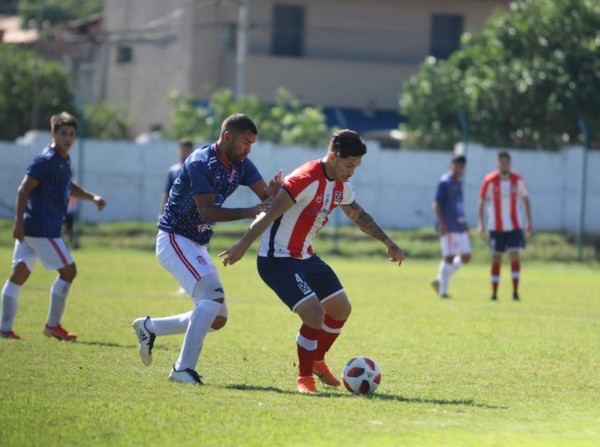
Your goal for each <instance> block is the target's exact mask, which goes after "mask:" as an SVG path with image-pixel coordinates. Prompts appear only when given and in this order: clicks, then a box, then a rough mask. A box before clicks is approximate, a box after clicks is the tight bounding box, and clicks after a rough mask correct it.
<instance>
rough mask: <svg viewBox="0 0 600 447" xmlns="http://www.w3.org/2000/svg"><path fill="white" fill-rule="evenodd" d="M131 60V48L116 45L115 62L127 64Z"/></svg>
mask: <svg viewBox="0 0 600 447" xmlns="http://www.w3.org/2000/svg"><path fill="white" fill-rule="evenodd" d="M130 62H133V48H131V47H124V46H123V47H117V64H128V63H130Z"/></svg>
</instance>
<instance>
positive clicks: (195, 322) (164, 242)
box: [133, 113, 282, 385]
mask: <svg viewBox="0 0 600 447" xmlns="http://www.w3.org/2000/svg"><path fill="white" fill-rule="evenodd" d="M257 134H258V131H257V129H256V126H255V125H254V123H253V122H252V120H250V118H248V117H247V116H246V115H243V114H241V113H238V114H234V115H231V116H229V117H228V118H227V119H225V121H224V122H223V124H222V126H221V134H220V136H219V140H218V141H217V142H216V143H213V144H210V145H207V146H204V147H201V148H200V149H197V150H196V151H194V152H193V153H192V154H191V155H190V156H189V157H188V158H187V159H186V161H185V163H184V164H183V167H182V168H181V171H180V173H179V175H178V176H177V179H176V180H175V183H174V184H173V186H172V187H171V190H170V192H169V199H168V200H167V204H166V205H165V209H164V213H163V215H162V216H161V218H160V220H159V222H158V228H159V231H158V235H157V238H156V255H157V257H158V260H159V262H160V264H161V265H162V266H163V267H164V268H165V269H166V270H168V271H169V272H170V273H171V274H172V275H173V276H174V277H175V279H176V280H177V282H178V283H179V285H180V286H181V287H182V288H183V289H184V290H185V291H186V292H187V294H188V295H189V296H190V297H191V298H192V301H193V302H194V309H193V310H192V311H191V312H187V313H184V314H180V315H173V316H170V317H164V318H150V317H146V318H138V319H136V320H135V321H134V322H133V328H134V330H135V333H136V335H137V337H138V342H139V347H138V348H139V354H140V358H141V359H142V362H143V363H144V364H145V365H150V364H151V362H152V347H153V346H154V340H155V337H156V336H158V335H172V334H182V333H185V337H184V340H183V346H182V348H181V352H180V354H179V358H178V359H177V361H176V362H175V364H174V365H173V368H172V369H171V372H170V374H169V379H170V380H172V381H176V382H182V383H189V384H193V385H202V381H201V379H200V376H199V375H198V373H197V372H196V364H197V363H198V358H199V356H200V351H201V349H202V344H203V342H204V337H205V336H206V334H207V332H209V330H211V329H213V330H217V329H220V328H222V327H223V326H224V325H225V323H226V321H227V306H226V304H225V292H224V290H223V285H222V283H221V279H220V278H219V273H218V271H217V268H216V266H215V264H214V262H213V261H212V259H211V257H210V255H209V253H208V249H207V244H208V243H209V241H210V238H211V236H212V234H213V226H214V224H215V223H216V222H224V221H232V220H239V219H252V218H254V217H256V216H257V215H258V214H259V213H260V212H262V211H266V210H268V209H269V207H270V201H269V200H268V199H269V198H270V197H272V196H274V194H275V193H276V192H277V191H278V190H279V187H280V186H281V181H282V180H281V173H280V174H279V175H278V176H277V177H276V178H275V180H273V181H272V182H271V184H270V185H269V186H267V184H266V183H265V181H264V180H263V179H262V177H261V175H260V174H259V172H258V170H257V169H256V167H255V166H254V164H253V163H252V162H251V161H250V160H249V159H248V158H247V156H248V154H249V153H250V149H251V146H252V144H254V143H255V142H256V135H257ZM239 185H245V186H248V187H249V188H250V189H252V191H254V193H255V194H256V195H257V196H258V198H259V199H260V200H261V201H263V202H261V203H258V204H257V205H255V206H253V207H250V208H223V206H222V205H223V202H224V201H225V199H227V197H229V196H230V195H231V194H232V193H233V192H234V191H235V190H236V189H237V187H238V186H239Z"/></svg>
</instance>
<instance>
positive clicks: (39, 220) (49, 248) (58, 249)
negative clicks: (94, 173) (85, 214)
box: [0, 112, 106, 341]
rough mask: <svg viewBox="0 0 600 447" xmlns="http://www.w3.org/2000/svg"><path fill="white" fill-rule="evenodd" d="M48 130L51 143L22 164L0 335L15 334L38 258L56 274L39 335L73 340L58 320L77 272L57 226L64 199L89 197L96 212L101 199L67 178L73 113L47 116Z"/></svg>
mask: <svg viewBox="0 0 600 447" xmlns="http://www.w3.org/2000/svg"><path fill="white" fill-rule="evenodd" d="M50 130H51V135H52V143H51V144H50V145H49V146H47V147H46V148H45V149H44V150H43V152H42V153H41V154H40V155H38V156H37V157H36V158H35V159H34V160H33V163H32V164H31V165H30V166H29V167H28V168H27V171H26V174H25V177H24V178H23V181H22V182H21V185H20V186H19V189H18V190H17V201H16V211H15V224H14V228H13V236H14V238H15V239H16V241H15V249H14V253H13V260H12V273H11V275H10V277H9V278H8V280H7V281H6V283H5V284H4V287H3V288H2V321H1V323H0V337H2V338H13V339H19V338H21V337H19V336H18V335H17V334H15V332H14V331H13V323H14V321H15V317H16V314H17V305H18V300H19V292H20V290H21V286H22V285H23V284H24V283H25V281H27V279H28V278H29V275H30V274H31V271H32V270H33V267H34V266H35V264H36V262H37V260H38V259H40V260H41V261H42V263H43V264H44V266H45V267H46V268H48V269H55V270H58V278H56V280H55V281H54V284H52V288H51V289H50V309H49V313H48V320H47V321H46V324H45V326H44V334H45V335H47V336H48V337H54V338H57V339H58V340H63V341H74V340H76V339H77V335H75V334H73V333H72V332H69V331H67V330H66V329H64V328H63V327H62V326H61V324H60V321H61V318H62V315H63V312H64V310H65V304H66V300H67V295H68V293H69V289H70V288H71V283H72V282H73V280H74V279H75V275H76V274H77V269H76V266H75V262H74V261H73V258H72V257H71V253H70V252H69V249H68V248H67V245H66V244H65V242H64V240H63V239H62V237H61V228H62V225H63V221H64V219H65V214H66V212H67V205H68V202H69V197H75V198H77V199H82V200H90V201H92V202H94V204H95V205H96V207H97V208H98V210H100V211H101V210H103V209H104V207H105V206H106V202H105V201H104V199H103V198H102V197H100V196H99V195H96V194H94V193H91V192H88V191H86V190H84V189H83V188H81V187H80V186H78V185H77V184H76V183H74V182H73V181H72V179H71V159H70V158H69V150H70V149H71V147H72V146H73V143H74V142H75V136H76V132H77V120H76V119H75V117H74V116H72V115H70V114H69V113H67V112H62V113H60V114H58V115H53V116H52V117H51V118H50Z"/></svg>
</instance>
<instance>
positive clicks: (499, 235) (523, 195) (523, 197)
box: [477, 152, 532, 301]
mask: <svg viewBox="0 0 600 447" xmlns="http://www.w3.org/2000/svg"><path fill="white" fill-rule="evenodd" d="M497 166H498V169H497V170H495V171H493V172H490V173H489V174H488V175H486V176H485V178H484V179H483V183H482V185H481V189H480V191H479V203H478V206H477V211H478V213H477V215H478V225H477V229H478V231H479V234H480V235H482V236H484V234H485V230H484V225H483V222H484V210H485V208H486V204H487V228H488V230H489V236H490V238H489V243H490V250H491V252H492V272H491V280H492V300H493V301H495V300H497V299H498V298H497V292H498V283H499V281H500V266H501V264H502V254H503V253H504V252H506V251H507V252H508V253H509V254H510V260H511V270H512V282H513V300H515V301H518V300H519V278H520V271H521V261H520V252H521V251H522V250H523V249H524V248H525V237H524V235H523V228H524V229H525V234H526V235H527V236H530V235H531V233H532V224H531V203H530V201H529V194H528V191H527V186H526V184H525V180H524V179H523V177H521V176H520V175H519V174H517V173H515V172H512V171H511V158H510V154H509V153H508V152H500V153H499V154H498V161H497ZM523 211H525V217H526V220H524V219H523Z"/></svg>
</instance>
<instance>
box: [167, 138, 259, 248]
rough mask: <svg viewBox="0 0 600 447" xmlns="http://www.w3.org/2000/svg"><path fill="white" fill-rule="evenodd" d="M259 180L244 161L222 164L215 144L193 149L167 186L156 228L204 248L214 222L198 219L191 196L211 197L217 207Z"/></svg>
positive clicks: (253, 169)
mask: <svg viewBox="0 0 600 447" xmlns="http://www.w3.org/2000/svg"><path fill="white" fill-rule="evenodd" d="M261 178H262V177H261V176H260V173H259V172H258V170H257V169H256V166H254V163H252V162H251V161H250V160H249V159H248V158H244V159H243V160H242V161H241V162H239V163H234V164H226V163H225V162H224V161H223V160H221V159H220V158H219V156H218V155H217V145H216V143H213V144H210V145H207V146H203V147H201V148H200V149H196V150H195V151H194V152H193V153H192V154H191V155H190V156H189V157H188V158H187V159H186V160H185V163H184V164H183V166H182V168H181V171H180V172H179V175H178V176H177V178H176V179H175V182H174V183H173V186H172V187H171V191H170V192H169V199H168V200H167V204H166V205H165V212H164V213H163V215H162V216H161V218H160V219H159V221H158V228H160V229H161V230H163V231H166V232H168V233H176V234H179V235H181V236H183V237H186V238H188V239H190V240H192V241H194V242H197V243H198V244H200V245H207V244H208V242H209V241H210V238H211V236H212V234H213V226H214V225H215V222H209V221H205V220H203V219H202V218H201V217H200V214H199V213H198V209H197V208H196V202H195V201H194V195H196V194H214V195H215V205H216V206H218V207H221V206H222V205H223V202H224V201H225V199H227V197H229V196H230V195H231V194H233V192H234V191H235V190H236V189H237V187H238V186H240V185H244V186H251V185H253V184H254V183H256V182H258V181H259V180H260V179H261Z"/></svg>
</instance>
